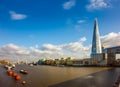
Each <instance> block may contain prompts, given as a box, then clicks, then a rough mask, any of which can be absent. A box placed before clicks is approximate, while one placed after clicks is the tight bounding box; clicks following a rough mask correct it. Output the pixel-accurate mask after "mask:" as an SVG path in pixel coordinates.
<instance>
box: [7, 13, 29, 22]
mask: <svg viewBox="0 0 120 87" xmlns="http://www.w3.org/2000/svg"><path fill="white" fill-rule="evenodd" d="M9 14H10V16H11V19H12V20H23V19H25V18H27V15H25V14H18V13H16V12H14V11H9Z"/></svg>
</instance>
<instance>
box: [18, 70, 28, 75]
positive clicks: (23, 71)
mask: <svg viewBox="0 0 120 87" xmlns="http://www.w3.org/2000/svg"><path fill="white" fill-rule="evenodd" d="M20 73H22V74H28V72H27V71H26V70H20Z"/></svg>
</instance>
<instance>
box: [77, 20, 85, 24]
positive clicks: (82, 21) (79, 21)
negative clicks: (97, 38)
mask: <svg viewBox="0 0 120 87" xmlns="http://www.w3.org/2000/svg"><path fill="white" fill-rule="evenodd" d="M77 23H78V24H81V23H85V20H78V21H77Z"/></svg>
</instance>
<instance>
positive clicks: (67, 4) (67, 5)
mask: <svg viewBox="0 0 120 87" xmlns="http://www.w3.org/2000/svg"><path fill="white" fill-rule="evenodd" d="M73 6H75V0H69V1H68V2H65V3H64V4H63V8H64V9H66V10H68V9H71V8H72V7H73Z"/></svg>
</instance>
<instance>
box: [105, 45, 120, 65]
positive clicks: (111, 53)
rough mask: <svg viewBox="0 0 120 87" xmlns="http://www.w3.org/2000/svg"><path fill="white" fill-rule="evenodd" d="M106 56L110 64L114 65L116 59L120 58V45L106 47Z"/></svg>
mask: <svg viewBox="0 0 120 87" xmlns="http://www.w3.org/2000/svg"><path fill="white" fill-rule="evenodd" d="M103 54H104V58H105V60H106V63H107V64H108V65H114V64H115V62H116V61H118V60H120V56H119V57H118V58H117V55H120V46H115V47H109V48H105V49H104V51H103Z"/></svg>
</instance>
